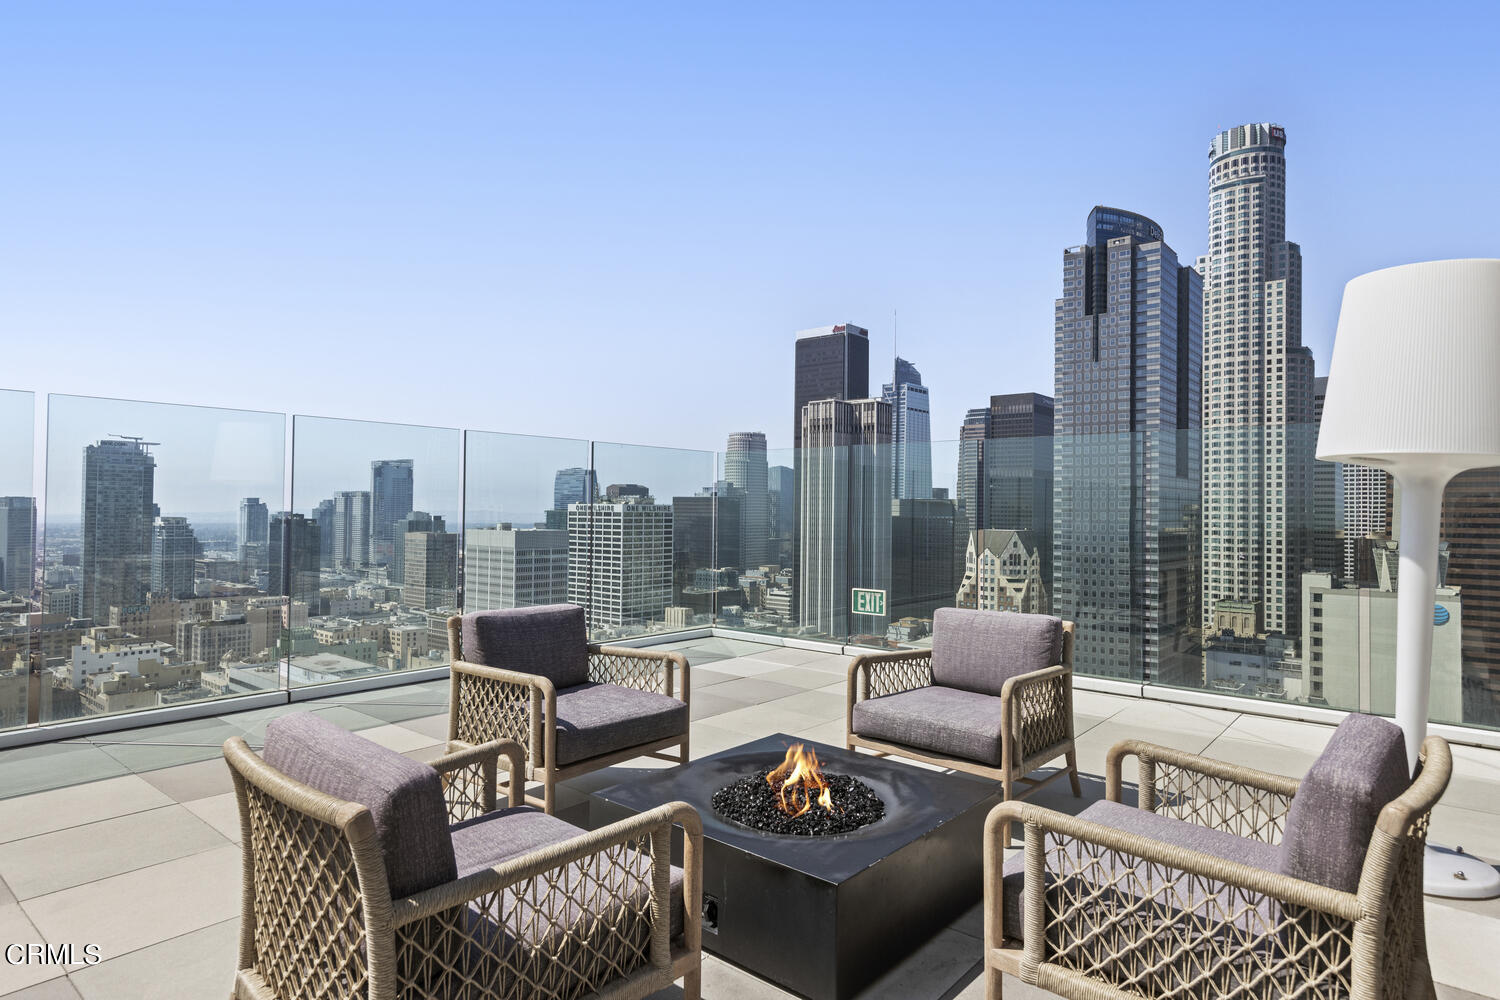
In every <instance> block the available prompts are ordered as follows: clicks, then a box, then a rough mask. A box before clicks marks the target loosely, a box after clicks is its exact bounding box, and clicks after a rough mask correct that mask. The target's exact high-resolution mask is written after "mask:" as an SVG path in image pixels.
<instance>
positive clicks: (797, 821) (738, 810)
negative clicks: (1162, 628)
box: [713, 771, 885, 837]
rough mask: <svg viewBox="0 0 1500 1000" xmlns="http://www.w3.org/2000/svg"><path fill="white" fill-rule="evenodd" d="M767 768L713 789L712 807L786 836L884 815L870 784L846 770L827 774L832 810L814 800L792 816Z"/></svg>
mask: <svg viewBox="0 0 1500 1000" xmlns="http://www.w3.org/2000/svg"><path fill="white" fill-rule="evenodd" d="M769 773H770V772H769V771H761V772H760V773H759V774H754V775H751V776H749V777H745V778H740V779H739V780H737V781H733V782H730V783H729V784H727V785H725V786H724V787H723V788H721V789H719V790H718V791H717V792H714V797H713V804H714V811H715V812H717V813H718V814H719V815H720V816H723V817H724V818H725V819H727V820H731V821H733V822H735V823H739V824H741V825H743V826H748V827H750V828H751V829H754V830H760V831H762V832H764V833H776V834H781V835H782V836H788V837H831V836H834V835H836V834H840V833H849V832H850V831H852V830H858V829H859V828H860V827H862V826H868V825H870V824H871V823H873V822H875V821H876V820H878V819H880V818H882V817H883V816H885V803H884V802H882V801H880V796H878V795H876V794H875V792H874V790H873V789H871V788H870V786H869V785H867V784H865V783H864V782H863V781H860V780H859V779H858V778H853V777H850V776H849V775H847V774H829V775H825V776H824V778H825V780H826V781H827V782H828V788H829V792H830V793H831V795H832V798H833V812H829V811H828V810H826V809H824V808H823V807H822V806H820V805H817V804H814V805H813V807H812V808H811V809H809V810H808V811H807V812H805V813H803V814H802V815H801V816H798V817H796V818H793V817H791V816H788V815H787V814H786V813H784V812H782V811H781V809H780V808H779V807H778V805H777V792H778V790H779V789H778V788H776V787H773V786H772V785H770V784H769V783H767V781H766V775H767V774H769Z"/></svg>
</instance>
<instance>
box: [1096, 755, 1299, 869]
mask: <svg viewBox="0 0 1500 1000" xmlns="http://www.w3.org/2000/svg"><path fill="white" fill-rule="evenodd" d="M1132 755H1133V756H1135V757H1136V758H1137V759H1138V760H1139V762H1140V770H1139V775H1140V776H1139V779H1138V789H1139V800H1140V807H1141V808H1142V809H1146V810H1149V811H1151V812H1154V813H1157V814H1158V815H1161V816H1171V817H1173V818H1174V819H1180V820H1183V821H1185V822H1188V823H1196V824H1197V825H1199V826H1206V827H1210V828H1212V829H1215V830H1222V831H1224V832H1225V833H1232V834H1234V835H1235V836H1237V837H1247V838H1249V839H1251V840H1258V841H1261V842H1262V843H1266V844H1276V843H1280V841H1281V834H1282V831H1283V827H1284V825H1285V823H1286V814H1287V811H1288V810H1289V809H1291V807H1292V797H1293V796H1295V795H1296V794H1297V786H1298V785H1299V784H1300V782H1299V781H1298V779H1296V778H1288V777H1286V776H1284V775H1280V774H1272V773H1270V772H1268V771H1258V770H1256V769H1255V768H1252V767H1242V766H1240V765H1238V764H1227V763H1225V762H1224V761H1221V760H1214V759H1212V758H1210V757H1203V756H1200V755H1199V754H1195V753H1188V752H1186V751H1183V750H1174V749H1172V748H1171V747H1163V746H1157V745H1156V744H1153V743H1146V742H1142V741H1141V740H1122V741H1121V742H1119V743H1116V744H1115V745H1114V746H1113V747H1110V750H1109V754H1108V756H1107V757H1106V758H1105V766H1104V772H1105V796H1106V797H1107V798H1108V799H1109V800H1110V801H1111V802H1119V801H1120V796H1121V783H1122V782H1121V778H1122V775H1121V771H1122V769H1123V767H1124V761H1125V758H1126V757H1129V756H1132Z"/></svg>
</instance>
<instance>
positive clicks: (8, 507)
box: [0, 497, 36, 666]
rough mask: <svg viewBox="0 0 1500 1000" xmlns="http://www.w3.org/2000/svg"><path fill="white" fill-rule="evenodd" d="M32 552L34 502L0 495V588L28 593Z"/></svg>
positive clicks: (33, 546)
mask: <svg viewBox="0 0 1500 1000" xmlns="http://www.w3.org/2000/svg"><path fill="white" fill-rule="evenodd" d="M35 551H36V501H35V500H34V499H32V498H31V497H0V591H5V592H6V593H9V594H15V595H17V596H20V597H27V596H29V595H30V594H31V586H32V574H33V572H34V570H35V566H36V555H35ZM0 666H3V664H0Z"/></svg>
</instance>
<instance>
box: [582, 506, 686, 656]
mask: <svg viewBox="0 0 1500 1000" xmlns="http://www.w3.org/2000/svg"><path fill="white" fill-rule="evenodd" d="M568 600H569V601H570V602H572V603H574V604H581V605H583V606H584V607H585V608H587V609H588V623H589V628H590V629H618V628H625V627H629V626H640V625H646V624H649V623H651V622H654V621H661V620H662V619H663V615H664V612H665V611H666V608H667V606H668V605H670V604H671V603H672V507H671V505H670V504H658V503H649V502H639V503H591V504H590V503H575V504H572V505H571V506H569V507H568Z"/></svg>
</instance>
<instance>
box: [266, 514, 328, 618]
mask: <svg viewBox="0 0 1500 1000" xmlns="http://www.w3.org/2000/svg"><path fill="white" fill-rule="evenodd" d="M268 533H269V535H270V542H269V545H268V547H267V548H268V561H269V564H270V573H269V579H268V581H267V584H266V592H267V593H269V594H271V595H273V596H276V597H287V596H289V597H291V599H292V600H294V601H301V602H302V603H304V604H308V605H312V604H314V603H315V602H316V601H317V599H318V585H319V582H320V578H319V569H320V566H321V559H322V551H323V537H322V536H323V531H322V525H320V524H319V523H318V522H317V521H316V520H313V519H312V518H308V517H303V516H302V515H301V514H289V513H287V512H286V511H281V512H280V513H278V514H276V515H275V516H274V517H272V518H271V523H270V525H269V526H268Z"/></svg>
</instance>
